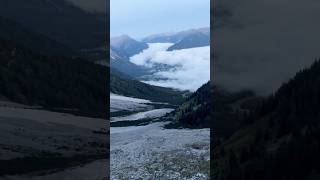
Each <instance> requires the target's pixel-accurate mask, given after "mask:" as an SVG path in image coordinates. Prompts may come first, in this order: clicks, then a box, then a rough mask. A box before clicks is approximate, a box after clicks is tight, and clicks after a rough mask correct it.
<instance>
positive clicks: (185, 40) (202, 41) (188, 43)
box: [142, 28, 210, 50]
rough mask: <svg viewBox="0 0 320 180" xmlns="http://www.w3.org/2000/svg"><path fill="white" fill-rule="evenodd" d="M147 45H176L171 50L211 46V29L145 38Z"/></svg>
mask: <svg viewBox="0 0 320 180" xmlns="http://www.w3.org/2000/svg"><path fill="white" fill-rule="evenodd" d="M142 41H143V42H146V43H174V45H173V47H170V48H169V49H170V50H174V49H184V48H192V47H201V46H208V45H210V28H200V29H191V30H186V31H181V32H176V33H162V34H155V35H151V36H147V37H145V38H144V39H143V40H142Z"/></svg>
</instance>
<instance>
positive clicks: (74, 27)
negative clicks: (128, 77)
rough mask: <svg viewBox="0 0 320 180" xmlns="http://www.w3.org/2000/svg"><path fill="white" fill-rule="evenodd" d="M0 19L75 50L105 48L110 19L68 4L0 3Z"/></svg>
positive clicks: (45, 0) (41, 0)
mask: <svg viewBox="0 0 320 180" xmlns="http://www.w3.org/2000/svg"><path fill="white" fill-rule="evenodd" d="M0 16H2V17H5V18H7V19H10V20H12V21H15V22H17V23H20V24H22V25H23V26H24V27H25V28H27V29H29V30H30V31H32V32H37V33H40V34H43V35H45V36H46V37H49V38H50V39H53V40H55V41H57V42H60V43H62V44H64V45H65V46H67V47H69V48H71V49H74V50H80V49H91V48H96V47H101V46H103V45H104V43H105V40H106V37H107V27H108V26H107V15H106V14H101V13H100V14H97V13H89V12H86V11H84V10H82V9H80V8H79V7H76V6H74V5H73V4H72V3H70V2H68V1H66V0H30V1H25V0H1V1H0Z"/></svg>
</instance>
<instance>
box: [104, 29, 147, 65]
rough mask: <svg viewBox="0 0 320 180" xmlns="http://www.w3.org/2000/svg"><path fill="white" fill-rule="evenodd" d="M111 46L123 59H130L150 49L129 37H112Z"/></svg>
mask: <svg viewBox="0 0 320 180" xmlns="http://www.w3.org/2000/svg"><path fill="white" fill-rule="evenodd" d="M110 46H111V49H112V50H113V51H114V52H116V53H117V54H118V55H119V56H121V57H123V59H128V58H129V57H131V56H133V55H135V54H138V53H140V52H142V51H143V50H144V49H147V48H148V47H149V46H148V44H146V43H144V42H139V41H137V40H135V39H133V38H131V37H130V36H128V35H121V36H116V37H112V38H111V39H110Z"/></svg>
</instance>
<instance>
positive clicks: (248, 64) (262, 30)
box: [211, 0, 320, 95]
mask: <svg viewBox="0 0 320 180" xmlns="http://www.w3.org/2000/svg"><path fill="white" fill-rule="evenodd" d="M217 4H218V8H222V9H224V10H227V11H228V12H229V13H227V14H228V15H229V16H227V17H225V18H224V23H222V24H223V26H221V27H219V28H217V29H215V42H216V46H215V49H214V53H215V56H216V57H215V58H213V63H212V69H211V70H212V72H213V73H212V75H213V76H212V78H211V79H213V81H215V82H216V83H217V84H220V85H221V86H224V87H225V88H228V89H229V90H241V89H254V90H256V92H258V93H260V94H264V95H267V94H269V93H272V92H274V91H275V90H277V89H278V88H279V87H280V85H281V84H282V83H283V82H286V81H288V80H289V79H290V78H292V77H293V76H294V75H295V74H296V72H297V71H299V70H300V69H302V68H305V67H309V66H310V64H311V63H312V62H313V61H314V60H315V58H319V57H320V45H319V42H320V36H319V32H320V23H319V17H320V11H319V9H320V1H318V0H305V1H303V2H302V1H301V0H268V1H263V0H224V1H217Z"/></svg>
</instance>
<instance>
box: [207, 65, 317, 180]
mask: <svg viewBox="0 0 320 180" xmlns="http://www.w3.org/2000/svg"><path fill="white" fill-rule="evenodd" d="M319 107H320V62H319V61H316V62H315V63H314V64H313V65H312V66H311V67H310V68H308V69H304V70H302V71H300V72H298V73H297V74H296V76H295V77H294V78H292V79H291V80H290V81H289V82H287V83H284V84H283V85H282V86H281V87H280V88H279V90H278V91H277V92H276V93H275V94H274V95H272V96H270V97H269V98H267V99H266V100H264V101H263V103H261V105H259V106H257V108H256V109H255V110H254V112H253V113H251V115H250V116H249V117H247V118H246V119H247V121H245V122H246V123H245V124H242V126H241V127H240V128H239V129H238V130H237V131H236V132H235V133H234V134H233V135H232V136H231V137H230V138H229V139H228V140H226V141H224V142H222V143H221V144H220V145H219V144H218V145H217V146H216V147H215V166H213V169H212V171H213V172H214V173H213V174H214V176H215V179H217V180H233V179H234V180H235V179H236V180H257V179H259V180H269V179H273V180H283V179H290V180H309V179H310V180H311V179H319V177H320V165H319V162H320V154H319V152H320V109H319Z"/></svg>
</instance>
